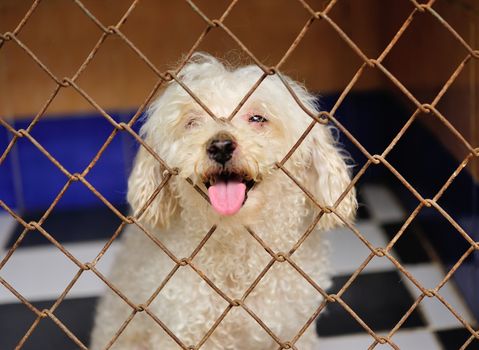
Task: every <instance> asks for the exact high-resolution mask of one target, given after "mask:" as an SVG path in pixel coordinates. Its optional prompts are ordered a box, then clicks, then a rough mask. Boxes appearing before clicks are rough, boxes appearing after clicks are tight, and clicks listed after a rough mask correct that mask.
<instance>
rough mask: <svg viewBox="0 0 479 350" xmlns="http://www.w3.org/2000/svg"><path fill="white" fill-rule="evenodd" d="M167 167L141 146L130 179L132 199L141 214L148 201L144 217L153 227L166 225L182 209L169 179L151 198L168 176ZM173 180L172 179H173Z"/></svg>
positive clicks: (136, 211)
mask: <svg viewBox="0 0 479 350" xmlns="http://www.w3.org/2000/svg"><path fill="white" fill-rule="evenodd" d="M164 171H165V169H164V167H163V166H162V165H161V164H160V162H159V161H158V160H157V159H155V157H153V156H152V155H151V154H150V153H149V152H148V151H147V150H146V149H145V148H144V147H142V146H140V149H139V150H138V154H137V155H136V159H135V162H134V165H133V170H132V172H131V174H130V177H129V179H128V202H129V203H130V205H131V207H132V209H133V214H134V215H137V214H138V213H139V212H140V211H141V210H142V208H143V207H144V206H145V204H146V203H147V202H148V201H151V203H150V204H149V206H148V207H147V209H146V210H145V211H144V213H143V214H142V215H141V217H140V220H141V221H142V222H144V223H145V224H147V225H148V226H150V227H159V228H166V227H168V225H169V223H170V221H171V219H172V218H173V217H174V216H175V214H177V212H178V202H177V199H176V198H175V196H174V194H173V191H172V188H171V185H170V184H169V183H168V182H167V183H166V185H165V186H163V188H162V189H161V191H160V192H159V193H158V194H157V195H156V197H154V199H153V200H151V197H152V195H153V194H154V193H155V191H156V190H157V188H158V187H159V186H160V184H161V182H162V181H163V178H164ZM169 181H171V180H169Z"/></svg>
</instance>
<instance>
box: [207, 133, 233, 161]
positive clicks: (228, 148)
mask: <svg viewBox="0 0 479 350" xmlns="http://www.w3.org/2000/svg"><path fill="white" fill-rule="evenodd" d="M235 149H236V142H235V141H234V140H233V137H232V136H231V135H229V134H226V133H225V134H218V135H216V136H215V137H213V138H212V139H211V140H210V141H209V142H208V145H207V147H206V153H208V157H209V158H210V159H212V160H214V161H215V162H217V163H220V164H223V165H224V164H225V163H226V162H227V161H229V160H230V159H231V157H233V152H234V150H235Z"/></svg>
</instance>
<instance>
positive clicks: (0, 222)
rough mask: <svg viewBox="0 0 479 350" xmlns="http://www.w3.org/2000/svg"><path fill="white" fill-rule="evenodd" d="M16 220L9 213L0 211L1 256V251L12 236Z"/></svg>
mask: <svg viewBox="0 0 479 350" xmlns="http://www.w3.org/2000/svg"><path fill="white" fill-rule="evenodd" d="M15 225H16V221H15V219H14V218H12V217H11V216H10V215H9V214H7V213H0V257H1V256H2V254H1V252H2V250H6V249H5V245H6V244H7V242H8V240H9V239H10V236H11V234H12V232H13V229H14V228H15Z"/></svg>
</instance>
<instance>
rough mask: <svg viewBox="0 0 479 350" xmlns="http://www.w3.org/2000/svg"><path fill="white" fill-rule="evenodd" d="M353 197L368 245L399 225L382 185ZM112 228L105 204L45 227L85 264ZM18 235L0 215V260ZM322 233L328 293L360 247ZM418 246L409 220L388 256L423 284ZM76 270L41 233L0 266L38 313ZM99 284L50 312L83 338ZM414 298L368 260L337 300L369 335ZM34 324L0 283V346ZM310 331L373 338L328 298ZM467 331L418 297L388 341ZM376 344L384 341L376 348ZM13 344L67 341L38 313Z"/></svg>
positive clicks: (385, 266)
mask: <svg viewBox="0 0 479 350" xmlns="http://www.w3.org/2000/svg"><path fill="white" fill-rule="evenodd" d="M359 195H360V201H361V203H362V205H361V207H360V210H359V219H358V222H357V227H358V229H359V230H360V232H361V233H363V234H364V235H365V237H366V238H367V239H368V240H369V241H370V242H372V243H373V244H374V245H375V246H378V247H384V246H386V244H387V242H388V241H389V240H390V239H391V237H392V236H393V235H394V234H395V233H396V232H397V231H398V229H399V227H400V225H401V223H402V222H403V221H404V218H405V213H404V212H403V210H402V208H401V206H400V205H399V204H398V202H397V201H396V199H395V198H394V196H393V195H392V194H391V192H390V191H389V190H388V189H387V188H385V187H383V186H378V185H365V186H363V187H362V188H361V189H360V191H359ZM124 209H125V208H124ZM40 214H41V213H28V214H27V215H25V216H24V219H25V220H26V221H27V222H28V221H29V219H38V217H39V216H40ZM67 222H68V223H69V224H68V225H66V223H67ZM118 225H119V221H118V219H117V218H115V217H114V215H112V214H111V213H110V212H109V211H108V210H104V211H102V210H93V211H76V212H74V211H72V212H63V213H56V212H53V213H52V215H51V217H50V218H49V219H48V220H47V222H46V223H45V228H46V229H47V231H49V232H52V233H55V237H56V238H57V239H58V240H59V241H60V242H61V243H62V244H64V245H65V247H66V248H67V249H68V250H69V251H70V252H71V253H72V254H73V255H74V256H76V257H77V258H78V259H79V260H80V261H89V260H91V259H92V258H93V257H94V256H96V254H97V253H98V252H99V251H100V250H101V248H102V247H103V244H104V243H105V241H106V239H107V238H108V237H109V235H111V233H112V232H114V230H115V228H116V227H118ZM19 232H21V228H20V227H18V226H17V225H16V224H15V222H14V221H13V219H11V218H10V217H8V216H7V215H4V214H1V215H0V259H1V258H3V257H4V256H5V254H6V251H7V249H8V247H10V246H11V245H12V244H13V243H14V242H15V239H16V237H18V234H19ZM329 235H330V238H331V241H332V251H333V255H332V262H333V263H332V266H334V269H335V271H334V273H335V277H334V286H333V288H332V289H331V290H330V292H331V293H334V292H337V291H338V290H339V289H340V288H341V287H342V286H343V285H344V283H345V282H346V281H347V279H348V278H349V276H351V274H352V273H353V272H354V271H355V270H356V268H357V267H358V266H359V265H360V264H361V263H362V262H363V261H364V260H365V259H366V257H367V256H368V255H369V250H368V249H367V248H366V246H365V245H364V244H363V243H362V242H360V240H359V239H358V238H356V236H354V235H353V234H352V233H351V232H350V231H349V230H346V229H339V230H335V231H334V232H330V233H329ZM422 243H423V242H422V241H421V239H420V235H418V234H416V233H415V232H414V225H413V227H412V229H411V230H408V231H407V234H405V235H404V236H403V237H402V238H401V239H400V240H399V241H398V242H397V244H396V245H395V250H394V254H395V256H396V257H397V258H398V259H399V261H401V263H402V264H404V265H405V266H406V268H407V269H408V270H409V271H410V272H411V273H412V274H413V276H414V277H415V278H416V279H417V280H419V281H420V282H421V283H422V284H423V285H424V286H425V287H427V288H433V287H435V286H436V285H437V284H438V283H439V281H441V279H442V278H443V277H444V271H443V270H442V268H441V265H440V264H439V263H437V262H435V261H433V259H431V257H430V254H428V252H427V251H426V250H425V249H424V248H423V246H424V244H422ZM116 251H117V244H116V243H114V244H113V246H112V247H111V248H110V249H109V250H108V251H107V253H106V255H105V256H104V257H103V258H102V260H101V262H100V264H99V266H98V267H99V269H100V270H101V271H102V272H105V273H107V271H108V270H109V266H110V265H111V263H112V261H113V258H114V255H115V252H116ZM77 271H78V269H77V267H76V266H75V265H74V264H73V263H71V262H70V261H69V260H67V259H65V257H64V256H63V255H62V253H61V252H60V251H58V249H56V248H55V247H54V246H53V245H51V244H50V243H49V242H48V241H47V240H46V239H45V238H43V237H42V236H41V235H39V234H34V233H30V234H29V235H28V236H27V237H26V238H25V240H24V241H23V242H22V245H21V246H20V248H19V249H18V250H17V251H16V252H15V253H14V254H13V256H12V257H11V258H10V259H9V261H8V263H7V264H6V265H5V266H4V267H3V269H2V270H1V271H0V276H1V277H2V278H4V279H5V280H6V281H8V282H9V283H10V284H11V285H12V286H13V287H14V288H15V289H16V290H17V291H18V292H20V293H21V294H22V295H23V296H24V297H25V298H27V299H28V300H29V301H31V302H33V304H34V305H36V306H37V307H38V308H40V309H44V308H49V307H50V306H51V305H52V304H53V302H54V300H55V299H56V298H57V297H58V296H59V295H60V294H61V292H62V291H63V290H64V289H65V287H66V286H67V285H68V283H69V282H70V281H71V279H72V277H73V276H74V274H75V273H76V272H77ZM103 288H104V286H103V284H102V282H101V281H100V280H99V279H97V278H95V277H94V276H92V274H83V275H82V277H81V278H80V279H79V281H78V282H77V283H76V284H75V286H74V287H73V289H72V290H71V292H70V293H69V294H68V296H67V299H66V300H65V301H64V302H63V303H62V304H60V306H59V308H58V309H57V310H56V312H55V314H56V316H57V317H58V318H59V319H61V320H62V321H63V322H64V323H65V324H66V325H67V326H68V327H69V328H70V329H71V330H72V331H73V332H74V333H75V335H76V336H77V337H78V338H79V339H80V340H81V341H82V342H84V343H86V344H87V343H88V338H89V332H90V329H91V325H92V318H93V311H94V308H95V303H96V301H97V297H98V296H99V295H100V294H101V293H102V291H103ZM419 295H420V292H419V290H418V288H417V287H415V286H414V285H413V284H412V283H411V282H410V281H409V280H408V279H407V278H406V277H405V276H403V275H401V273H400V272H398V271H396V268H395V266H394V265H393V264H392V263H391V262H389V260H387V259H385V258H384V259H381V258H374V259H373V260H372V261H371V262H370V263H369V265H368V266H367V267H366V269H365V270H364V271H363V273H361V274H360V275H359V277H358V278H357V279H356V280H355V281H354V282H353V284H352V285H351V286H350V287H349V289H348V290H347V291H346V293H345V294H344V296H343V298H344V300H345V301H346V302H347V303H348V305H350V306H351V308H352V309H353V310H355V311H356V313H357V314H358V315H359V316H360V317H361V318H362V319H363V320H364V321H365V322H366V323H367V324H368V325H369V326H370V327H371V328H372V329H373V330H374V331H376V332H378V333H380V334H387V332H388V330H390V329H391V328H393V327H394V326H395V324H396V323H397V322H398V321H399V320H400V319H401V317H402V316H403V314H404V313H405V312H406V311H407V310H408V309H409V308H410V307H411V305H412V304H413V302H414V300H415V299H416V298H417V297H418V296H419ZM441 295H442V296H443V297H444V298H445V299H446V301H447V302H448V303H450V304H451V305H452V306H453V307H454V308H455V309H456V310H457V311H458V312H459V314H460V315H461V316H462V317H464V318H465V319H466V320H467V321H469V322H471V323H472V324H474V325H477V322H476V321H475V320H474V319H473V316H472V315H471V313H470V312H469V310H468V309H467V307H466V306H465V305H464V302H463V300H462V298H461V297H460V295H459V294H458V293H457V291H456V288H455V286H454V284H453V283H452V282H450V283H447V284H446V285H445V286H444V287H443V288H442V289H441ZM34 320H35V317H34V314H33V313H32V312H31V311H29V310H28V309H27V308H26V307H25V306H24V305H22V304H21V303H19V302H18V300H17V298H16V297H15V296H14V295H13V294H12V293H11V292H10V291H8V290H7V289H6V288H4V287H3V286H2V285H0V349H1V350H4V349H5V350H8V349H14V348H15V346H16V344H17V343H18V342H19V341H20V339H21V338H22V337H23V335H24V334H25V333H26V331H27V330H28V329H29V327H30V326H31V325H32V323H33V322H34ZM316 329H317V332H318V334H319V336H320V338H321V350H328V349H331V350H342V349H348V350H351V349H367V348H368V347H369V345H371V343H372V342H373V338H372V337H371V336H369V335H368V334H367V333H365V331H364V330H363V328H362V327H361V326H360V325H359V324H358V323H357V322H356V321H355V320H354V319H353V318H352V317H351V316H350V315H349V314H348V313H347V312H345V311H344V309H342V308H341V307H340V306H339V305H337V304H331V305H329V306H328V307H327V309H326V310H325V312H324V313H322V316H321V317H320V318H319V320H318V322H317V325H316ZM469 336H470V333H469V332H468V331H467V330H464V329H463V328H462V327H461V324H460V322H459V321H458V320H457V319H456V318H455V317H454V316H453V315H452V314H451V313H450V312H449V311H448V310H447V309H446V307H444V305H442V304H441V303H440V302H438V301H436V300H435V299H428V298H426V299H424V300H423V302H422V303H421V304H420V305H419V308H417V309H416V310H415V312H414V313H413V314H412V315H411V316H410V317H409V318H408V320H407V321H406V323H405V324H404V325H403V326H402V327H401V330H400V331H399V332H397V333H396V334H395V335H394V337H393V341H394V342H395V343H396V344H398V345H399V347H400V348H401V349H407V350H415V349H421V350H423V349H428V350H436V349H446V350H449V349H451V350H452V349H459V348H460V346H461V345H462V344H463V343H464V342H465V340H466V339H467V338H468V337H469ZM384 347H387V346H381V345H380V346H378V347H377V348H378V349H380V348H384ZM387 348H389V347H387ZM23 349H27V350H28V349H32V350H33V349H35V350H37V349H42V350H43V349H55V350H56V349H62V350H63V349H77V347H76V345H75V344H74V343H73V342H72V341H71V340H70V339H69V338H68V337H67V336H65V335H64V333H63V332H62V331H61V330H59V329H58V327H57V326H56V325H55V324H54V323H53V322H52V321H50V320H48V319H46V320H44V321H42V322H40V325H39V326H38V327H37V328H36V329H35V331H34V332H33V333H32V336H31V337H30V338H29V339H28V340H27V342H26V343H25V345H24V347H23ZM467 349H469V350H470V349H479V341H477V340H476V341H474V342H473V343H471V344H470V345H469V347H468V348H467Z"/></svg>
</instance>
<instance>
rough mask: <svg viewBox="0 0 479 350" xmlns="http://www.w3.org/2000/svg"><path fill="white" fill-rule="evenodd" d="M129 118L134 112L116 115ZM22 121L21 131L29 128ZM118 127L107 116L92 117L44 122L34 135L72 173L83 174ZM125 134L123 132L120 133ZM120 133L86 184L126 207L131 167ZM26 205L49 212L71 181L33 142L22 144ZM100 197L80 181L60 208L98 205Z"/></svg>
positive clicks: (21, 160) (55, 119)
mask: <svg viewBox="0 0 479 350" xmlns="http://www.w3.org/2000/svg"><path fill="white" fill-rule="evenodd" d="M114 117H115V118H116V119H117V120H119V119H123V118H126V119H129V117H130V113H125V114H116V115H114ZM28 124H29V121H21V122H18V123H17V124H16V127H17V128H26V127H28ZM113 130H114V128H113V126H112V125H111V124H110V123H109V122H108V121H107V120H106V119H105V118H103V117H102V116H99V115H94V114H89V115H78V116H73V117H68V118H48V119H44V120H41V121H40V122H39V123H38V124H37V125H36V126H35V127H34V128H33V130H32V132H31V134H32V136H33V137H34V138H35V140H37V141H38V142H39V143H40V144H41V145H42V146H43V147H44V148H45V149H46V150H47V151H48V152H49V153H50V154H51V155H52V156H53V157H54V158H55V159H56V160H58V162H60V163H61V164H62V165H63V166H64V168H65V169H67V170H68V171H69V172H70V173H76V172H78V173H81V172H82V171H83V170H84V169H85V168H86V167H87V166H88V164H89V163H90V162H91V160H92V159H93V158H94V157H95V155H96V154H97V152H98V151H99V150H100V148H101V147H102V145H103V144H104V142H105V141H106V140H107V139H108V137H109V136H110V134H111V133H112V131H113ZM120 134H121V133H120ZM120 134H117V135H116V136H115V137H114V138H113V140H112V142H111V143H110V144H109V145H108V147H107V148H106V150H105V152H104V153H103V155H102V157H101V158H100V160H99V161H98V163H97V164H96V165H95V166H94V168H93V169H92V170H91V171H90V173H89V174H88V175H87V180H88V181H89V182H90V183H91V184H92V185H93V186H94V187H95V188H96V189H97V190H98V191H99V192H100V193H101V194H102V195H103V196H105V197H106V198H107V199H108V200H109V201H111V202H112V203H124V196H125V192H126V177H127V173H126V163H125V152H124V150H125V147H124V140H123V136H122V135H120ZM18 150H19V158H20V164H21V177H22V178H21V180H22V185H23V196H24V198H23V199H24V205H25V208H26V209H28V210H36V209H44V208H46V207H47V206H48V205H49V204H50V203H51V202H52V201H53V200H54V198H55V197H56V196H57V195H58V193H59V192H60V190H61V188H62V187H63V186H64V185H65V184H66V182H67V180H68V178H67V176H66V175H65V174H63V173H62V172H61V171H60V170H59V169H58V168H57V167H56V166H55V165H54V164H53V163H52V162H51V161H50V160H49V159H48V158H47V157H46V156H45V155H44V154H42V153H41V152H40V151H39V150H38V148H37V147H36V146H35V145H33V144H32V143H31V142H30V141H29V140H27V139H22V140H20V142H19V143H18ZM98 204H99V201H98V199H97V198H96V197H95V196H94V195H92V193H91V191H90V190H89V189H88V188H86V186H84V185H83V184H81V183H75V184H73V185H72V186H70V188H69V189H68V190H67V192H66V193H65V196H64V197H63V198H62V200H61V201H60V202H59V204H58V205H59V207H68V208H71V207H82V206H96V205H98Z"/></svg>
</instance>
